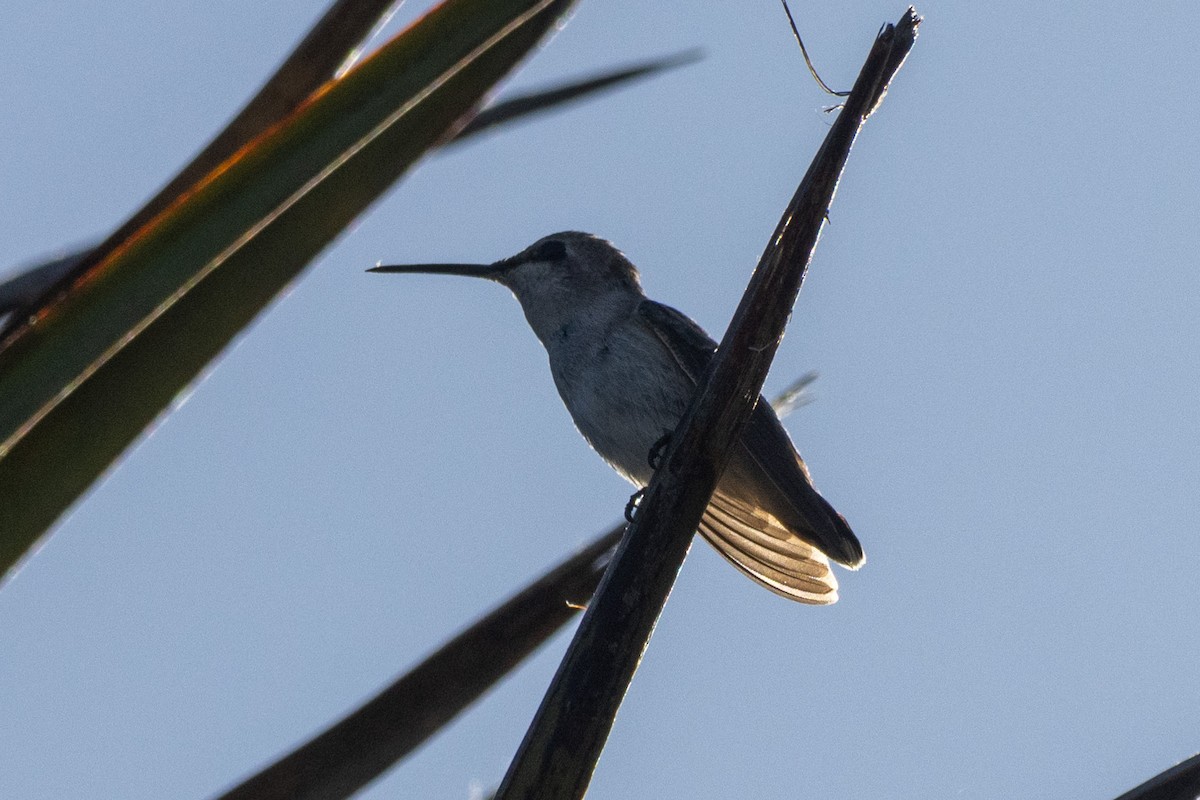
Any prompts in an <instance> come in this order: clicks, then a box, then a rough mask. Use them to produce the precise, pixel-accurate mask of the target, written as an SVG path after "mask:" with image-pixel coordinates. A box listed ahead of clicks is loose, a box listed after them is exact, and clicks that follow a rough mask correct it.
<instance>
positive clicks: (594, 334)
mask: <svg viewBox="0 0 1200 800" xmlns="http://www.w3.org/2000/svg"><path fill="white" fill-rule="evenodd" d="M369 271H370V272H386V273H430V274H439V275H464V276H470V277H476V278H486V279H488V280H492V281H495V282H496V283H499V284H501V285H502V286H505V287H507V288H508V289H509V290H510V291H512V293H513V294H514V295H515V296H516V298H517V300H518V301H519V302H520V304H521V309H522V310H523V311H524V312H525V319H526V320H527V321H528V322H529V327H531V328H532V329H533V332H534V334H536V335H537V337H538V339H539V340H540V341H541V343H542V345H543V346H544V347H545V348H546V354H547V355H548V356H549V359H550V374H551V375H552V376H553V377H554V384H555V386H556V387H557V388H558V393H559V395H560V396H561V397H562V401H563V403H564V404H565V405H566V407H567V410H568V411H569V412H570V414H571V417H572V419H573V420H574V421H575V427H576V428H578V430H579V432H580V433H581V434H583V438H584V439H586V440H587V442H588V444H590V445H591V446H592V448H593V449H594V450H595V451H596V452H597V453H598V454H599V455H600V456H601V458H603V459H604V460H605V461H606V462H608V464H609V465H610V466H611V467H612V468H613V469H614V470H616V471H617V473H619V474H620V475H621V476H623V477H624V478H626V479H627V480H628V481H630V482H631V483H632V484H634V485H635V486H637V487H640V488H644V487H645V486H646V485H647V484H649V483H650V479H651V477H652V476H653V474H654V464H653V462H654V460H655V458H656V453H657V451H658V450H660V449H661V446H662V444H663V442H664V441H665V437H667V436H669V435H670V433H671V432H672V431H674V430H675V426H676V424H677V423H678V422H679V420H680V418H681V417H682V416H683V413H684V411H685V410H686V409H687V406H688V404H689V402H690V401H691V398H692V395H693V394H694V393H695V391H696V386H697V383H698V381H699V380H700V378H701V376H702V375H703V373H704V370H705V367H706V366H707V365H708V362H709V361H710V360H711V359H712V357H713V353H714V352H715V351H716V349H717V344H716V342H714V341H713V340H712V339H711V338H710V337H709V336H708V334H706V333H705V332H704V330H703V329H702V328H701V327H700V326H699V325H697V324H696V323H695V322H693V321H692V320H691V319H689V318H688V317H687V316H685V315H684V314H683V313H681V312H679V311H676V310H675V309H674V308H671V307H670V306H666V305H663V304H662V303H656V302H655V301H653V300H650V299H649V298H647V297H646V295H645V294H644V293H643V291H642V285H641V279H640V276H639V274H638V270H637V268H636V267H635V266H634V265H633V263H632V262H630V261H629V259H628V258H626V257H625V255H624V254H623V253H621V251H619V250H618V249H617V248H616V247H614V246H613V245H612V244H610V243H609V242H608V241H606V240H604V239H601V238H600V237H598V236H594V235H592V234H589V233H579V232H577V231H566V232H563V233H555V234H551V235H550V236H546V237H544V238H542V239H539V240H538V241H536V242H534V243H533V244H532V245H530V246H529V247H527V248H525V249H524V250H522V251H521V252H520V253H517V254H516V255H515V256H511V257H509V258H504V259H501V260H500V261H496V262H494V263H492V264H410V265H394V266H377V267H375V268H373V269H371V270H369ZM699 532H700V534H701V535H702V536H703V537H704V538H705V539H706V540H707V541H708V542H709V543H710V544H711V545H712V546H713V547H715V548H716V550H717V552H719V553H720V554H721V555H722V556H724V557H725V558H726V559H727V560H728V561H729V562H730V563H732V564H733V565H734V566H735V567H737V568H738V569H739V570H741V571H742V572H743V573H745V574H746V575H747V576H749V577H750V578H752V579H753V580H755V581H757V582H758V583H760V584H762V585H763V586H765V587H766V588H768V589H770V590H771V591H773V592H775V593H777V594H780V595H782V596H784V597H787V598H790V599H792V600H796V601H799V602H801V603H809V604H813V605H826V604H829V603H834V602H836V601H837V597H838V595H837V579H836V578H835V577H834V575H833V572H832V571H831V569H830V565H829V562H830V559H832V560H833V561H835V562H837V563H839V564H841V565H843V566H846V567H849V568H850V569H857V568H858V567H860V566H861V565H862V564H863V561H864V557H863V550H862V546H861V545H860V544H859V543H858V539H856V538H855V536H854V533H853V532H852V531H851V530H850V526H849V525H848V524H847V523H846V521H845V519H843V518H842V516H841V515H840V514H838V513H837V511H835V510H834V508H833V506H831V505H830V504H829V503H828V502H827V501H826V500H825V498H823V497H822V496H821V495H820V494H819V493H818V492H817V490H816V489H815V488H814V487H813V484H812V480H811V478H810V477H809V472H808V467H807V466H806V465H805V463H804V461H803V460H802V459H801V458H800V454H799V453H797V452H796V448H795V446H794V445H793V444H792V440H791V439H790V438H789V437H788V434H787V432H786V431H785V430H784V428H783V425H782V424H780V422H779V418H778V417H777V416H776V415H775V412H774V411H773V410H772V409H771V405H770V404H769V403H768V402H767V401H766V400H765V399H763V398H762V397H761V396H760V397H759V398H758V403H757V405H755V407H754V412H753V414H752V416H751V418H750V421H749V423H748V424H747V426H746V428H745V431H744V432H743V433H742V437H741V440H740V442H738V443H737V444H736V445H734V448H733V451H732V453H731V454H730V457H729V462H728V465H727V466H726V468H725V472H724V473H723V474H722V476H721V479H720V481H719V482H718V483H717V487H716V490H715V492H714V493H713V496H712V500H710V501H709V505H708V508H707V509H706V510H705V512H704V516H703V517H702V519H701V521H700V530H699Z"/></svg>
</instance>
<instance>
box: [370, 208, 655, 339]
mask: <svg viewBox="0 0 1200 800" xmlns="http://www.w3.org/2000/svg"><path fill="white" fill-rule="evenodd" d="M368 271H369V272H392V273H434V274H440V275H466V276H470V277H476V278H487V279H488V280H493V281H496V282H497V283H500V284H503V285H504V286H507V287H508V288H509V289H510V290H512V293H513V294H514V295H516V297H517V300H519V301H520V302H521V308H522V309H523V310H524V311H525V317H526V319H528V320H529V324H530V325H531V326H532V327H533V329H534V332H535V333H537V335H538V337H539V338H541V339H542V340H543V341H545V335H546V334H548V333H550V332H551V331H552V330H557V329H558V328H559V327H561V326H562V325H563V324H565V322H566V321H568V320H569V319H570V318H571V317H573V316H575V315H577V314H581V313H589V314H591V313H600V314H603V313H605V312H606V311H607V310H609V309H612V310H613V311H617V310H621V309H625V308H627V307H628V306H629V305H631V304H633V303H636V302H637V301H638V300H639V299H640V298H641V297H642V285H641V281H640V279H639V278H638V271H637V268H636V267H634V266H633V264H632V263H631V262H630V261H629V259H627V258H626V257H625V256H624V255H623V254H622V253H621V251H620V250H618V249H617V248H615V247H613V246H612V244H611V243H609V242H607V241H606V240H604V239H601V238H600V237H599V236H594V235H593V234H590V233H580V232H578V231H564V232H562V233H552V234H550V235H549V236H544V237H542V238H541V239H538V240H537V241H536V242H534V243H533V244H531V245H529V247H526V248H525V249H524V250H522V251H521V252H519V253H517V254H516V255H514V256H509V257H508V258H504V259H501V260H499V261H496V262H494V263H492V264H411V265H399V266H379V267H375V268H374V269H371V270H368Z"/></svg>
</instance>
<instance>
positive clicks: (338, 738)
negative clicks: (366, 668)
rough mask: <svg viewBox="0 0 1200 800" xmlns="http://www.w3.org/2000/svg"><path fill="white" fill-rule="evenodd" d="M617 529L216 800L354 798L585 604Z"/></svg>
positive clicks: (513, 666) (617, 531) (590, 594)
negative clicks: (370, 697)
mask: <svg viewBox="0 0 1200 800" xmlns="http://www.w3.org/2000/svg"><path fill="white" fill-rule="evenodd" d="M623 529H624V526H623V525H622V526H618V527H616V528H614V529H613V530H611V531H609V532H608V533H606V534H604V535H603V536H601V537H600V538H598V539H596V540H595V541H594V542H592V543H591V544H590V545H588V546H587V547H586V548H584V549H583V550H581V551H579V553H577V554H575V555H574V556H572V557H570V558H569V559H567V560H566V561H564V562H563V563H561V564H559V565H558V566H557V567H555V568H554V569H553V570H551V571H550V572H548V573H546V574H545V575H543V576H542V577H541V578H540V579H538V580H537V581H536V582H535V583H533V584H531V585H530V586H528V587H527V588H525V589H524V590H522V591H521V592H520V593H519V594H517V595H516V596H514V597H513V598H511V599H510V600H508V601H507V602H506V603H504V604H503V605H501V606H500V607H498V608H496V609H495V610H494V611H492V612H491V613H489V614H488V615H487V616H485V617H484V618H482V619H480V620H479V621H478V622H476V623H475V624H474V625H472V626H471V627H470V628H468V629H467V630H465V631H463V632H462V633H461V634H459V635H458V636H456V637H455V638H454V639H452V640H451V641H449V642H448V643H446V645H444V646H443V647H442V648H441V649H439V650H438V651H437V652H436V653H434V654H433V655H431V656H430V657H429V658H427V659H425V660H424V661H423V662H421V663H420V664H419V665H417V666H416V667H415V668H413V669H412V670H410V671H409V672H408V673H407V674H405V675H404V676H402V677H401V678H399V679H398V680H396V681H395V682H394V683H392V684H391V685H390V686H388V687H387V688H386V689H384V690H383V691H382V692H380V693H379V694H377V695H376V696H375V697H373V698H372V699H371V700H369V701H367V702H366V703H365V704H363V705H362V706H361V707H360V708H358V709H357V710H355V711H354V712H352V713H351V714H349V715H347V716H346V717H345V718H344V719H342V720H341V721H340V722H338V723H337V724H335V725H333V726H332V727H330V728H329V729H327V730H326V731H325V732H323V733H321V734H320V735H318V736H316V737H315V738H313V739H312V740H310V741H308V742H306V743H305V744H304V745H302V746H300V747H299V748H297V749H296V750H294V751H292V752H291V753H289V754H288V755H286V756H284V757H283V758H281V759H279V760H278V761H276V762H275V763H274V764H271V765H270V766H269V767H266V768H265V769H263V770H262V771H260V772H259V773H257V774H256V775H254V776H252V777H251V778H249V779H247V780H245V781H243V782H242V783H241V784H239V785H238V786H236V787H234V788H233V789H231V790H229V791H228V792H226V793H225V794H223V795H221V797H220V799H219V800H318V798H320V800H337V799H338V798H345V797H349V796H350V795H351V794H353V793H354V792H356V791H358V790H359V789H361V788H362V787H363V786H365V785H366V784H367V783H369V782H370V781H372V780H374V779H375V778H377V777H379V776H380V775H381V774H382V773H383V772H384V771H385V770H387V769H388V768H389V767H391V766H392V765H393V764H395V763H396V762H397V761H399V760H400V759H401V758H403V757H404V756H406V755H408V754H409V753H410V752H412V751H413V750H414V749H416V748H417V747H418V746H419V745H420V744H421V743H423V742H424V741H426V740H427V739H428V738H429V737H430V736H432V735H433V734H434V733H436V732H437V731H438V730H440V729H441V728H442V727H444V726H445V725H446V724H447V723H449V722H450V721H451V720H452V719H454V718H455V717H456V716H457V715H458V714H459V713H460V712H461V711H463V710H464V709H465V708H466V707H467V706H468V705H470V704H471V703H472V702H474V701H475V700H476V699H478V698H479V696H480V695H482V694H483V693H484V692H485V691H486V690H487V689H489V688H490V687H491V686H493V685H495V684H496V683H497V682H498V681H499V680H500V679H501V678H503V677H504V676H505V675H507V674H508V673H509V672H511V671H512V670H513V669H514V668H515V667H516V666H517V665H518V664H519V663H520V662H521V661H522V660H524V659H525V657H526V656H528V655H529V654H530V653H532V652H533V651H534V650H535V649H537V648H538V647H539V646H540V645H541V644H542V643H543V642H545V641H546V640H547V639H549V638H550V637H551V636H552V635H553V634H554V633H555V632H556V631H558V630H559V629H560V628H561V627H562V626H563V625H565V624H566V623H567V622H569V621H570V620H571V619H572V618H573V617H574V616H575V613H576V611H577V610H578V607H579V606H580V605H582V604H586V603H587V601H588V599H589V598H590V597H591V596H592V593H593V592H594V591H595V589H596V584H597V583H599V582H600V576H601V575H602V574H603V573H604V565H605V564H606V563H607V561H606V559H605V558H604V557H605V554H606V553H609V552H610V551H611V550H612V548H613V547H614V546H615V545H616V543H617V542H618V541H619V540H620V538H621V532H622V530H623Z"/></svg>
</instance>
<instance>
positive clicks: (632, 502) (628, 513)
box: [625, 486, 646, 524]
mask: <svg viewBox="0 0 1200 800" xmlns="http://www.w3.org/2000/svg"><path fill="white" fill-rule="evenodd" d="M645 494H646V488H645V487H644V486H643V487H642V488H641V489H638V490H637V491H636V492H634V493H633V494H632V495H630V497H629V502H628V503H626V504H625V521H626V522H628V523H631V524H632V523H633V512H634V511H636V510H637V507H638V503H640V502H641V500H642V497H643V496H644V495H645Z"/></svg>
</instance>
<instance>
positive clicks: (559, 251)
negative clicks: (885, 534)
mask: <svg viewBox="0 0 1200 800" xmlns="http://www.w3.org/2000/svg"><path fill="white" fill-rule="evenodd" d="M566 257H567V246H566V245H565V244H563V243H562V242H560V241H559V240H558V239H548V240H546V241H544V242H542V243H541V244H539V245H538V246H537V247H535V248H534V250H533V252H532V253H530V254H529V260H530V261H561V260H563V259H564V258H566Z"/></svg>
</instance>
